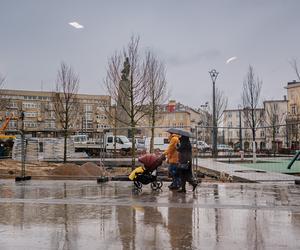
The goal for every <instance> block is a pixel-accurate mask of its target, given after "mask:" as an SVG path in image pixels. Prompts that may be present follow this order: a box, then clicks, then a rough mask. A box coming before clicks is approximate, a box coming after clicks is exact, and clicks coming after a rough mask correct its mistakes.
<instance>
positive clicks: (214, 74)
mask: <svg viewBox="0 0 300 250" xmlns="http://www.w3.org/2000/svg"><path fill="white" fill-rule="evenodd" d="M209 74H210V77H211V80H212V83H213V148H212V157H213V158H216V157H217V155H218V151H217V118H216V89H215V88H216V87H215V85H216V79H217V77H218V74H219V72H217V71H216V70H215V69H213V70H211V71H209Z"/></svg>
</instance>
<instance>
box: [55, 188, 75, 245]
mask: <svg viewBox="0 0 300 250" xmlns="http://www.w3.org/2000/svg"><path fill="white" fill-rule="evenodd" d="M67 191H68V189H67V185H66V183H64V185H63V199H65V204H63V205H57V206H53V209H54V211H53V212H54V216H56V217H57V218H56V219H57V220H59V218H61V219H62V223H63V227H62V228H61V232H57V231H54V232H53V233H54V235H53V236H52V238H51V249H63V250H71V249H72V250H73V249H78V246H77V239H78V237H77V236H78V226H77V223H75V221H74V220H73V218H72V215H73V213H74V211H73V210H72V206H70V205H68V204H67V201H66V199H67V197H68V192H67ZM75 215H76V213H75ZM58 222H59V221H57V222H56V223H58Z"/></svg>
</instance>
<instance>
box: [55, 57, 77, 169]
mask: <svg viewBox="0 0 300 250" xmlns="http://www.w3.org/2000/svg"><path fill="white" fill-rule="evenodd" d="M78 89H79V77H78V75H77V74H76V73H75V72H74V71H73V69H72V67H71V66H68V65H67V64H65V63H64V62H62V63H61V65H60V69H59V70H58V73H57V80H56V88H55V91H53V92H52V102H53V105H54V111H55V114H56V117H57V119H58V121H59V124H60V126H61V128H62V130H63V136H64V163H65V162H66V161H67V138H68V133H69V129H70V128H71V126H72V125H73V123H74V121H75V120H76V118H77V107H78V99H77V93H78Z"/></svg>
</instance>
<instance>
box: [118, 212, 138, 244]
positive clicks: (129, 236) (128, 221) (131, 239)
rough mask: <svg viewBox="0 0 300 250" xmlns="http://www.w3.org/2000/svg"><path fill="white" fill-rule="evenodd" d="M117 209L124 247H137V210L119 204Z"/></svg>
mask: <svg viewBox="0 0 300 250" xmlns="http://www.w3.org/2000/svg"><path fill="white" fill-rule="evenodd" d="M116 211H117V220H118V226H119V232H120V238H121V242H122V246H123V249H135V244H134V243H135V235H136V221H135V210H134V208H133V207H127V206H124V207H122V206H117V207H116Z"/></svg>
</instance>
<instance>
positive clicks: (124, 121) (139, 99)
mask: <svg viewBox="0 0 300 250" xmlns="http://www.w3.org/2000/svg"><path fill="white" fill-rule="evenodd" d="M138 49H139V37H134V36H133V37H131V40H130V42H129V43H128V45H127V46H126V47H125V48H124V49H123V52H122V53H120V52H116V53H115V54H114V55H113V56H112V57H111V58H110V59H109V61H108V69H107V75H106V79H105V81H104V85H105V88H106V90H107V92H108V94H109V95H110V96H111V99H112V100H113V101H114V103H115V104H116V115H115V119H116V120H117V122H118V123H119V124H118V127H127V128H128V127H129V128H130V130H129V131H130V133H129V134H130V137H131V140H132V148H131V150H132V167H133V168H134V167H135V133H136V126H137V124H138V122H139V121H140V120H141V119H142V118H143V117H144V116H145V115H146V110H145V104H146V102H147V98H148V96H149V87H148V85H147V67H148V62H147V61H146V59H144V60H142V59H141V57H140V55H139V50H138ZM122 63H123V67H122ZM118 130H119V128H118Z"/></svg>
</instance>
